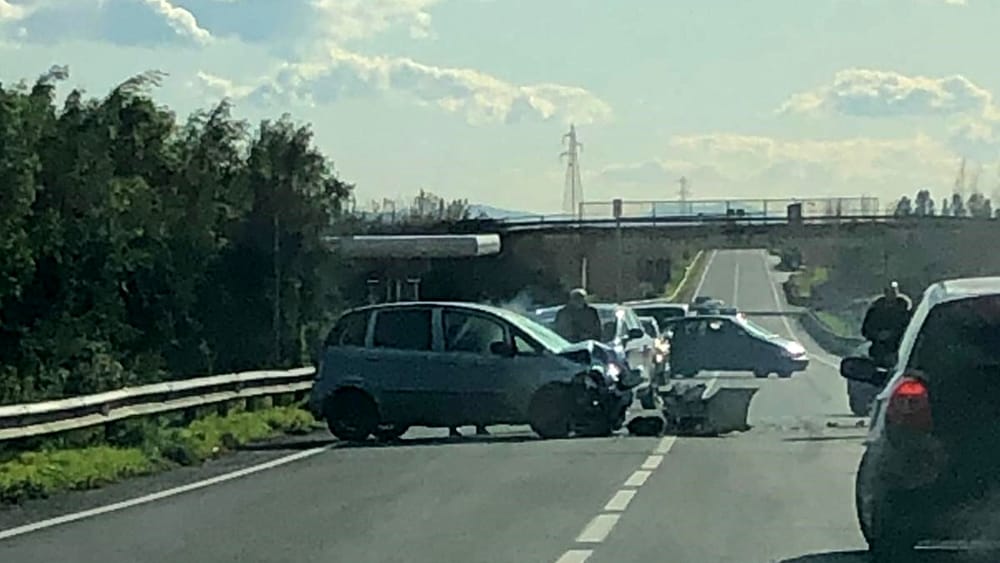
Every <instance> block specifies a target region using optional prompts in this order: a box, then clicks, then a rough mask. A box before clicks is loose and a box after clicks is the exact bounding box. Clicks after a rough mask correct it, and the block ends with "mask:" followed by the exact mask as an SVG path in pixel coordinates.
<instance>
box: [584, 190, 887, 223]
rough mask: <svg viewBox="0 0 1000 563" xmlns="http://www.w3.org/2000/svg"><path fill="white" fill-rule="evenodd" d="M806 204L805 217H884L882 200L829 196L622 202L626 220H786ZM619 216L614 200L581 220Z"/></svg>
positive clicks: (598, 204)
mask: <svg viewBox="0 0 1000 563" xmlns="http://www.w3.org/2000/svg"><path fill="white" fill-rule="evenodd" d="M795 203H798V204H801V205H802V216H803V217H872V216H879V215H883V214H884V212H883V211H882V210H881V209H880V206H879V201H878V198H874V197H864V196H862V197H828V198H781V199H777V198H774V199H703V200H688V201H679V200H674V201H659V200H621V212H620V213H621V214H620V216H621V217H623V218H640V217H641V218H650V219H658V218H674V217H688V218H694V217H732V216H738V217H746V218H751V219H752V218H778V217H786V216H787V214H788V206H789V205H792V204H795ZM614 216H615V203H614V201H613V200H612V201H585V202H582V203H580V207H579V211H578V214H577V218H579V219H584V220H586V219H606V218H612V217H614Z"/></svg>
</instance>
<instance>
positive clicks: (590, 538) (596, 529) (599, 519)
mask: <svg viewBox="0 0 1000 563" xmlns="http://www.w3.org/2000/svg"><path fill="white" fill-rule="evenodd" d="M619 518H621V515H620V514H598V515H597V516H594V519H593V520H591V521H590V524H587V527H586V528H584V529H583V531H582V532H580V535H579V536H577V538H576V543H601V542H602V541H604V540H605V538H607V537H608V534H610V533H611V530H612V529H614V527H615V524H617V523H618V519H619Z"/></svg>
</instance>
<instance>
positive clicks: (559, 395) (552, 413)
mask: <svg viewBox="0 0 1000 563" xmlns="http://www.w3.org/2000/svg"><path fill="white" fill-rule="evenodd" d="M528 423H529V424H530V425H531V429H532V430H533V431H534V432H535V434H538V435H539V436H540V437H542V438H544V439H556V438H566V437H567V436H569V434H570V431H571V430H572V428H573V397H572V395H571V392H570V390H569V388H567V387H566V386H564V385H558V384H552V385H546V386H545V387H542V388H541V389H539V390H538V391H536V392H535V396H534V397H532V398H531V404H530V405H529V407H528Z"/></svg>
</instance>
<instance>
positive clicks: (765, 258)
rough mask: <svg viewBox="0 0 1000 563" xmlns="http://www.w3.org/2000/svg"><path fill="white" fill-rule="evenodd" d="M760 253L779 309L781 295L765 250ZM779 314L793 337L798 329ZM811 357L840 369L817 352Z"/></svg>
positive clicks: (775, 303)
mask: <svg viewBox="0 0 1000 563" xmlns="http://www.w3.org/2000/svg"><path fill="white" fill-rule="evenodd" d="M760 254H761V259H762V260H763V261H764V271H765V272H767V285H769V286H771V295H773V296H774V306H775V307H776V308H777V309H781V308H782V307H781V297H780V296H779V295H778V285H777V284H775V283H774V280H773V279H772V278H771V265H770V264H768V262H767V252H765V251H761V253H760ZM780 316H781V322H782V323H784V325H785V330H787V331H788V336H790V337H792V338H795V335H796V334H798V331H796V330H794V329H792V324H791V323H790V322H788V317H787V316H785V315H780ZM812 357H814V358H816V359H817V360H818V361H819V362H820V363H821V364H826V365H828V366H830V367H832V368H833V369H836V370H839V369H840V365H839V364H835V363H833V362H831V361H830V360H828V359H826V358H824V357H823V356H821V355H819V354H812Z"/></svg>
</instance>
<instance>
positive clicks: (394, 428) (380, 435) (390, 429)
mask: <svg viewBox="0 0 1000 563" xmlns="http://www.w3.org/2000/svg"><path fill="white" fill-rule="evenodd" d="M409 429H410V427H409V426H407V425H405V424H380V425H379V426H378V427H377V428H375V430H374V431H373V432H372V434H374V435H375V438H376V439H377V440H379V441H381V442H392V441H394V440H398V439H399V438H401V437H402V436H403V434H406V431H407V430H409Z"/></svg>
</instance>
